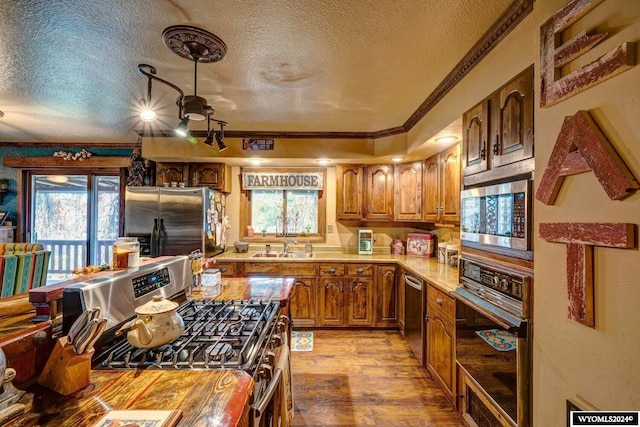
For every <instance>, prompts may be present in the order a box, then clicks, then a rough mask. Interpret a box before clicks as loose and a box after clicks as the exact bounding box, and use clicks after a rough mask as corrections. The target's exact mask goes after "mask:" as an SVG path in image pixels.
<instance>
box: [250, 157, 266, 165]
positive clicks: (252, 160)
mask: <svg viewBox="0 0 640 427" xmlns="http://www.w3.org/2000/svg"><path fill="white" fill-rule="evenodd" d="M262 162H263V160H262V159H249V163H251V164H252V165H254V166H257V165H259V164H261V163H262Z"/></svg>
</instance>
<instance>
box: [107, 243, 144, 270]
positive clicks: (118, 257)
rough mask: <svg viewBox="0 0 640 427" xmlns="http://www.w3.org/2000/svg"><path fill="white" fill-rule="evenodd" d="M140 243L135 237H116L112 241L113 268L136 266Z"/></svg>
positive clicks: (138, 261) (138, 262)
mask: <svg viewBox="0 0 640 427" xmlns="http://www.w3.org/2000/svg"><path fill="white" fill-rule="evenodd" d="M139 265H140V243H139V242H138V239H137V238H135V237H118V239H116V241H115V242H114V243H113V269H114V270H118V269H122V268H132V267H138V266H139Z"/></svg>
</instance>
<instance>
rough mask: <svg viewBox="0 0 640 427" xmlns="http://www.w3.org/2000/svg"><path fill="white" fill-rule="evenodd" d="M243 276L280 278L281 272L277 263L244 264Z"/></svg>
mask: <svg viewBox="0 0 640 427" xmlns="http://www.w3.org/2000/svg"><path fill="white" fill-rule="evenodd" d="M244 274H245V275H246V276H248V277H251V276H280V275H281V274H282V270H281V267H280V264H279V263H277V262H247V263H245V264H244Z"/></svg>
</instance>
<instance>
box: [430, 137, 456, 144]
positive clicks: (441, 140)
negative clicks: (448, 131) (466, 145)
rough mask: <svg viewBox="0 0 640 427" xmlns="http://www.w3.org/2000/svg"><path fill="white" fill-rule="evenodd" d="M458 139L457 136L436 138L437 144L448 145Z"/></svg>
mask: <svg viewBox="0 0 640 427" xmlns="http://www.w3.org/2000/svg"><path fill="white" fill-rule="evenodd" d="M457 140H458V137H457V136H441V137H438V138H436V140H435V141H436V142H439V143H441V144H447V143H449V142H453V141H457Z"/></svg>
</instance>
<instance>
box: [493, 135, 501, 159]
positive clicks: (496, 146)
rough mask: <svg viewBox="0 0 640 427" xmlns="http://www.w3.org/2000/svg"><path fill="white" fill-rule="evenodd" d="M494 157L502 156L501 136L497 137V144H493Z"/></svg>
mask: <svg viewBox="0 0 640 427" xmlns="http://www.w3.org/2000/svg"><path fill="white" fill-rule="evenodd" d="M493 155H494V156H498V155H500V135H496V142H495V143H494V144H493Z"/></svg>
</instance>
